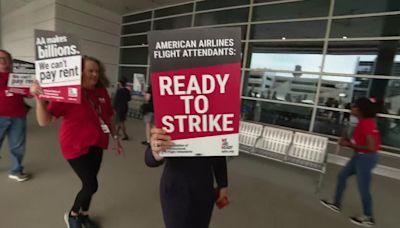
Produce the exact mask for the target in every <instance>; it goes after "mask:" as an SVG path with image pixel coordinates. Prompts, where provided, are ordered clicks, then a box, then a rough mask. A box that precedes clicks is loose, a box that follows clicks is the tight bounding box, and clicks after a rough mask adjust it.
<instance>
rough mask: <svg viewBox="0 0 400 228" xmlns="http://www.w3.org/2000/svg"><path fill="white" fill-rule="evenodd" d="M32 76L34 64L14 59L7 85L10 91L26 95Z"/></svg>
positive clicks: (33, 75) (33, 76)
mask: <svg viewBox="0 0 400 228" xmlns="http://www.w3.org/2000/svg"><path fill="white" fill-rule="evenodd" d="M34 78H35V64H33V63H30V62H26V61H23V60H19V59H14V60H13V70H12V73H11V74H10V77H9V79H8V84H7V87H9V91H10V92H11V93H17V94H22V95H28V94H30V92H29V88H30V87H31V85H32V83H33V80H34Z"/></svg>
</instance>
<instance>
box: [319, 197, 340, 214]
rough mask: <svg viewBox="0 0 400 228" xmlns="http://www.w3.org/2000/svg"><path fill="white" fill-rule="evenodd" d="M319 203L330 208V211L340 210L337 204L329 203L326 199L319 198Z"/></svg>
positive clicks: (337, 211)
mask: <svg viewBox="0 0 400 228" xmlns="http://www.w3.org/2000/svg"><path fill="white" fill-rule="evenodd" d="M320 202H321V204H322V205H324V206H325V207H327V208H329V209H331V210H332V211H334V212H336V213H339V212H340V208H339V207H338V206H336V205H335V204H334V203H330V202H328V201H326V200H320Z"/></svg>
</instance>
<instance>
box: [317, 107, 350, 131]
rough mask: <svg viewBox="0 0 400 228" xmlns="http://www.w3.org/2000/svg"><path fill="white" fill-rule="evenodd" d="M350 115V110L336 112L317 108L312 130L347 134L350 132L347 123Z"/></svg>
mask: <svg viewBox="0 0 400 228" xmlns="http://www.w3.org/2000/svg"><path fill="white" fill-rule="evenodd" d="M350 118H351V120H352V121H353V119H354V117H351V115H350V112H338V111H332V110H325V109H318V110H317V116H316V118H315V123H314V130H313V131H314V132H317V133H320V134H324V135H332V136H338V137H341V136H347V134H350V132H349V129H348V127H347V126H348V124H349V123H350Z"/></svg>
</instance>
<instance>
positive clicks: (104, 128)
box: [100, 124, 110, 134]
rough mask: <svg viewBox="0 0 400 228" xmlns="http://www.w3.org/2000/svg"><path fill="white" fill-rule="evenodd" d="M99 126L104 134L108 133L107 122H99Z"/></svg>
mask: <svg viewBox="0 0 400 228" xmlns="http://www.w3.org/2000/svg"><path fill="white" fill-rule="evenodd" d="M100 126H101V129H102V130H103V132H104V133H106V134H109V133H110V128H108V126H107V124H101V125H100Z"/></svg>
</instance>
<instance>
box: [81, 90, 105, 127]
mask: <svg viewBox="0 0 400 228" xmlns="http://www.w3.org/2000/svg"><path fill="white" fill-rule="evenodd" d="M94 94H95V96H96V98H97V100H98V99H99V98H100V96H99V95H98V94H97V93H96V92H94ZM85 97H86V99H87V101H88V102H89V104H90V106H91V107H92V108H93V110H94V111H95V112H96V114H97V117H98V118H99V120H100V123H101V124H104V121H103V119H102V118H101V113H102V112H101V105H100V103H98V105H96V104H95V103H94V102H93V100H92V99H91V98H90V96H89V94H88V92H87V91H86V90H85Z"/></svg>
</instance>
